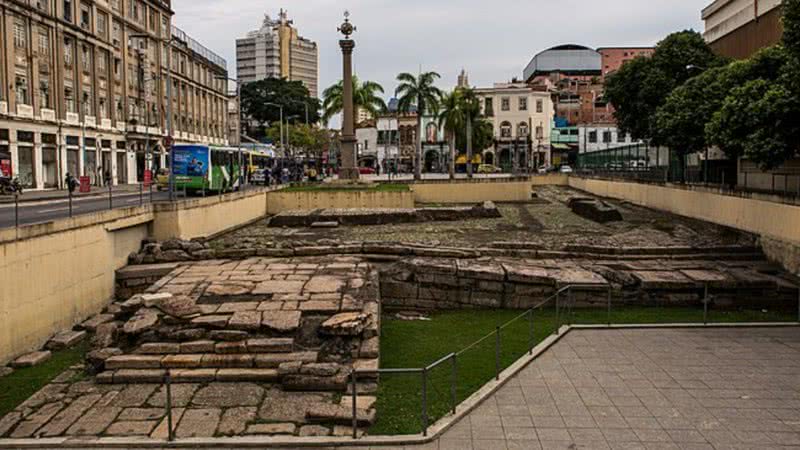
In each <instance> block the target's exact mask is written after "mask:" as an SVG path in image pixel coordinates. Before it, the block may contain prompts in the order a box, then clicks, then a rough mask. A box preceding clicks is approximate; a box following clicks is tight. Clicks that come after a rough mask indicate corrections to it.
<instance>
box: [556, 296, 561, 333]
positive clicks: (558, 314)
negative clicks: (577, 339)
mask: <svg viewBox="0 0 800 450" xmlns="http://www.w3.org/2000/svg"><path fill="white" fill-rule="evenodd" d="M560 297H561V295H560V294H559V292H558V291H556V334H559V333H560V332H561V330H560V328H561V314H560V312H559V310H558V309H559V304H558V303H559V301H560Z"/></svg>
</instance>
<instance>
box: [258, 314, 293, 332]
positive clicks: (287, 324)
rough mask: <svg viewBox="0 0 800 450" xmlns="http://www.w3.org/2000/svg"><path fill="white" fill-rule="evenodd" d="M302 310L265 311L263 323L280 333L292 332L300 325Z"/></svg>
mask: <svg viewBox="0 0 800 450" xmlns="http://www.w3.org/2000/svg"><path fill="white" fill-rule="evenodd" d="M301 316H302V313H301V312H300V311H264V312H263V313H262V319H261V324H262V325H263V326H264V327H265V328H268V329H270V330H273V331H277V332H279V333H290V332H293V331H295V330H297V328H298V327H300V318H301Z"/></svg>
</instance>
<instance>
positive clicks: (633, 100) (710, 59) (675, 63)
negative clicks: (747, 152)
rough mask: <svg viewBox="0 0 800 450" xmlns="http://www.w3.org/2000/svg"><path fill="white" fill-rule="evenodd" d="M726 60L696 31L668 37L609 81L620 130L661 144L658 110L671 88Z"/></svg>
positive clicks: (607, 85) (607, 81) (607, 82)
mask: <svg viewBox="0 0 800 450" xmlns="http://www.w3.org/2000/svg"><path fill="white" fill-rule="evenodd" d="M724 63H725V60H724V59H722V58H720V57H718V56H716V55H714V53H713V52H712V51H711V49H710V48H709V47H708V45H707V44H706V43H705V41H704V40H703V37H702V36H701V35H700V34H699V33H697V32H695V31H681V32H677V33H673V34H671V35H669V36H667V37H666V38H665V39H664V40H662V41H661V42H659V43H658V45H657V46H656V49H655V52H654V53H653V55H652V56H651V57H644V56H640V57H637V58H635V59H634V60H632V61H630V62H628V63H626V64H625V65H623V66H622V67H621V68H620V69H619V70H618V71H616V72H615V73H614V74H612V75H610V76H609V77H608V79H607V80H606V88H605V96H606V98H607V99H608V100H609V101H610V102H611V104H612V105H614V108H615V113H614V116H615V118H616V119H617V125H618V127H619V129H620V131H621V132H623V133H630V134H631V136H632V137H633V138H634V139H646V140H652V141H653V142H654V143H656V144H658V143H659V142H658V140H657V138H658V135H657V133H656V129H657V126H656V112H657V110H658V108H659V107H660V106H661V105H663V104H664V102H665V101H666V99H667V97H668V96H669V94H670V93H671V92H672V90H673V89H675V88H676V87H677V86H680V85H682V84H683V83H684V82H685V81H686V80H688V79H689V78H691V77H692V76H694V75H697V74H699V73H702V72H703V71H704V70H706V69H710V68H713V67H717V66H720V65H722V64H724Z"/></svg>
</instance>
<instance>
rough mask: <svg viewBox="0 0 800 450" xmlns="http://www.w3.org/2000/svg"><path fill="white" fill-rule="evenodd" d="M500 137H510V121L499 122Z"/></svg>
mask: <svg viewBox="0 0 800 450" xmlns="http://www.w3.org/2000/svg"><path fill="white" fill-rule="evenodd" d="M500 137H501V138H510V137H511V122H503V123H501V124H500Z"/></svg>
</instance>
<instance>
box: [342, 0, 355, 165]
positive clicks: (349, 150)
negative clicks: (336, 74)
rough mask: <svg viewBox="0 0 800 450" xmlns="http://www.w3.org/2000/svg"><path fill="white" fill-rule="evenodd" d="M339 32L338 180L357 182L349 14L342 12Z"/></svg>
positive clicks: (353, 42)
mask: <svg viewBox="0 0 800 450" xmlns="http://www.w3.org/2000/svg"><path fill="white" fill-rule="evenodd" d="M339 31H340V32H341V33H342V34H343V35H344V39H341V40H340V41H339V47H341V48H342V60H343V63H344V76H343V77H342V82H343V83H344V92H343V93H342V95H343V97H344V98H343V99H342V104H343V105H342V137H341V142H342V166H341V167H340V168H339V179H340V180H358V178H359V173H358V166H357V164H356V132H355V124H354V123H353V121H354V112H353V49H354V48H355V46H356V43H355V41H353V40H352V39H350V35H351V34H353V32H354V31H356V27H354V26H353V24H351V23H350V13H349V12H347V11H345V12H344V23H343V24H342V26H340V27H339Z"/></svg>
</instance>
